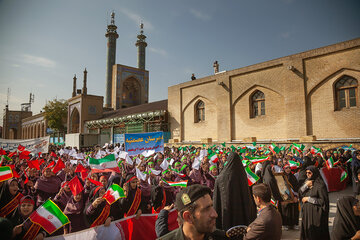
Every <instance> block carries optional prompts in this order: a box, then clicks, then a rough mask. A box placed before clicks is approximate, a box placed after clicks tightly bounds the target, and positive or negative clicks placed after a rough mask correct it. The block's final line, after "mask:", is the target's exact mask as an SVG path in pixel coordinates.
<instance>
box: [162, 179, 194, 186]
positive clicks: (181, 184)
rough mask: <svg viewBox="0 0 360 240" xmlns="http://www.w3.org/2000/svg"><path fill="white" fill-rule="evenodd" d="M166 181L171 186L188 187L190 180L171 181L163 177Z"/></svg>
mask: <svg viewBox="0 0 360 240" xmlns="http://www.w3.org/2000/svg"><path fill="white" fill-rule="evenodd" d="M162 180H163V181H164V182H165V183H167V184H169V186H172V187H186V186H187V183H188V180H184V181H179V182H169V181H165V179H162Z"/></svg>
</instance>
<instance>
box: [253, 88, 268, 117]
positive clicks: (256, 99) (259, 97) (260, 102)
mask: <svg viewBox="0 0 360 240" xmlns="http://www.w3.org/2000/svg"><path fill="white" fill-rule="evenodd" d="M260 115H265V94H264V93H263V92H261V91H259V90H257V91H255V92H254V93H253V95H252V96H251V117H252V118H254V117H258V116H260Z"/></svg>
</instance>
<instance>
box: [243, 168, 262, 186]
mask: <svg viewBox="0 0 360 240" xmlns="http://www.w3.org/2000/svg"><path fill="white" fill-rule="evenodd" d="M245 172H246V175H247V179H248V185H249V186H251V185H253V184H254V183H256V182H257V181H258V180H259V179H260V177H259V176H258V175H256V174H255V173H253V171H251V169H250V167H249V166H247V167H246V168H245Z"/></svg>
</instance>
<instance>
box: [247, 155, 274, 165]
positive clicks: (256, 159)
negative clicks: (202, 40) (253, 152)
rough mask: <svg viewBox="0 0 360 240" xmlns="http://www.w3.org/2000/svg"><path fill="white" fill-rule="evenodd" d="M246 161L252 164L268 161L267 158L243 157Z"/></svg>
mask: <svg viewBox="0 0 360 240" xmlns="http://www.w3.org/2000/svg"><path fill="white" fill-rule="evenodd" d="M245 158H246V159H248V160H249V161H250V162H251V163H252V164H257V163H260V162H264V161H267V160H269V159H270V157H269V156H260V157H250V156H245Z"/></svg>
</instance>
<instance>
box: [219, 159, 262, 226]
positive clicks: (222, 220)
mask: <svg viewBox="0 0 360 240" xmlns="http://www.w3.org/2000/svg"><path fill="white" fill-rule="evenodd" d="M213 200H214V208H215V210H216V212H217V214H218V217H217V219H216V228H218V229H223V230H228V229H229V228H231V227H233V226H236V225H248V224H249V223H251V222H252V221H254V219H255V218H256V206H255V203H254V200H253V198H252V196H251V194H250V190H249V186H248V181H247V175H246V173H245V170H244V167H243V165H242V162H241V160H240V157H239V155H238V154H237V153H235V152H231V153H230V154H229V156H228V158H227V164H226V165H225V167H224V168H223V170H222V171H221V173H220V174H219V176H218V177H217V178H216V181H215V187H214V194H213Z"/></svg>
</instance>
